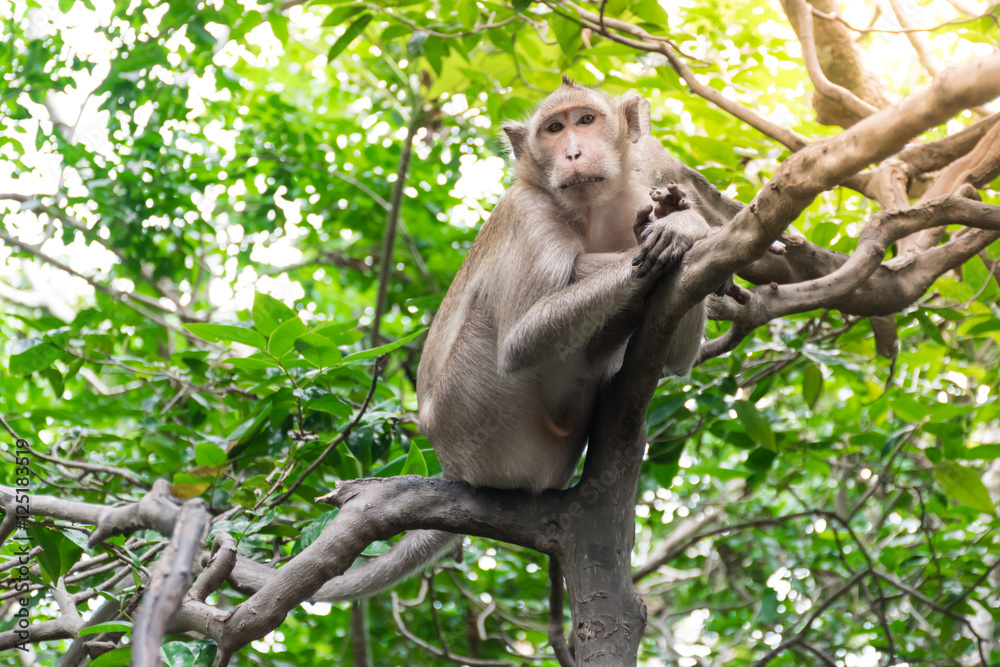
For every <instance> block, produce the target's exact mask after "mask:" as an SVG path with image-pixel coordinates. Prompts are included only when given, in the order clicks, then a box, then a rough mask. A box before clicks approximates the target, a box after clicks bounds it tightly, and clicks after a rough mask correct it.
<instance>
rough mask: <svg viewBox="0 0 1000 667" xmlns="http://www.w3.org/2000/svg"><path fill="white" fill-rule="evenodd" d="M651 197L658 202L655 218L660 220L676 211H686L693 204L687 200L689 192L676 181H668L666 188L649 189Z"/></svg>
mask: <svg viewBox="0 0 1000 667" xmlns="http://www.w3.org/2000/svg"><path fill="white" fill-rule="evenodd" d="M649 196H650V198H651V199H652V200H653V201H654V202H656V206H655V207H654V208H653V219H655V220H658V219H660V218H663V217H666V216H667V215H669V214H671V213H673V212H675V211H685V210H687V209H689V208H690V207H691V206H690V204H688V201H687V198H686V197H687V193H686V192H684V190H683V189H682V188H681V186H679V185H677V184H676V183H674V182H670V183H667V187H665V188H653V189H652V190H650V191H649Z"/></svg>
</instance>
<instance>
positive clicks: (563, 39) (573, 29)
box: [549, 5, 583, 61]
mask: <svg viewBox="0 0 1000 667" xmlns="http://www.w3.org/2000/svg"><path fill="white" fill-rule="evenodd" d="M562 9H564V10H565V11H566V12H567V13H569V14H571V15H572V16H573V18H574V19H577V20H579V18H580V13H579V12H577V11H576V9H573V8H572V7H567V6H565V5H563V7H562ZM549 27H550V28H552V32H554V33H555V35H556V41H557V42H559V47H560V48H561V49H562V52H563V54H564V55H565V56H566V59H567V60H570V61H572V60H573V58H574V57H575V56H576V52H577V51H579V50H580V45H581V44H583V36H582V35H581V33H580V30H581V28H580V24H579V23H577V22H576V21H572V20H570V19H566V18H563V17H562V16H560V15H559V14H550V15H549Z"/></svg>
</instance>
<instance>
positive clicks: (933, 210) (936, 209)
mask: <svg viewBox="0 0 1000 667" xmlns="http://www.w3.org/2000/svg"><path fill="white" fill-rule="evenodd" d="M946 223H954V224H962V225H965V226H967V227H972V228H978V229H981V230H990V234H992V235H995V234H996V233H997V232H1000V206H992V205H990V204H983V203H982V202H977V201H974V200H971V199H966V198H964V197H953V196H949V197H942V198H939V199H937V200H935V201H933V202H929V203H927V204H925V205H924V206H922V207H919V208H913V209H910V210H906V211H893V212H890V213H879V214H877V215H875V216H874V217H873V218H872V219H871V221H870V222H869V224H868V225H867V226H866V227H865V229H864V231H863V232H862V234H861V239H860V241H859V243H858V249H857V250H856V251H855V253H854V255H852V256H851V257H850V259H848V260H847V262H845V263H844V264H843V266H841V267H840V268H838V269H837V270H836V271H834V272H833V273H831V274H829V275H827V276H823V277H822V278H817V279H815V280H810V281H806V282H802V283H794V284H791V285H780V286H779V285H770V286H762V287H758V288H755V289H754V290H753V293H754V298H753V299H752V300H751V302H750V303H749V304H747V306H745V307H744V308H742V309H739V310H738V311H737V312H736V313H735V314H734V317H733V327H732V328H731V329H730V330H729V331H727V332H726V333H725V334H723V335H722V336H720V337H719V338H717V339H715V340H713V341H710V342H709V343H707V344H706V345H705V346H704V348H703V350H702V358H703V359H707V358H709V357H712V356H716V355H718V354H722V353H723V352H728V351H730V350H732V349H733V348H734V347H736V345H738V344H739V342H740V341H741V340H742V339H743V338H744V337H745V336H746V335H747V334H749V333H750V332H751V331H753V330H754V329H755V328H757V327H759V326H761V325H763V324H765V323H767V322H770V321H771V320H773V319H775V318H777V317H781V316H783V315H789V314H792V313H800V312H805V311H808V310H814V309H816V308H836V309H838V310H841V311H842V312H845V313H850V314H855V315H883V314H887V313H892V312H897V311H899V310H902V309H903V308H905V307H906V306H907V305H909V304H910V303H911V302H912V301H913V300H915V299H916V298H917V297H919V296H920V295H921V294H923V292H924V290H926V289H927V286H929V284H930V282H933V280H935V279H936V278H937V277H938V276H939V275H941V274H942V273H944V272H945V271H947V270H949V269H950V268H954V266H958V265H960V264H962V263H964V262H965V261H966V260H967V259H968V257H969V256H971V255H969V251H970V249H971V248H974V247H975V245H976V244H975V243H973V244H972V245H971V246H970V245H968V244H965V245H964V246H963V249H962V250H959V249H958V246H952V248H950V249H949V251H947V252H945V251H943V250H942V252H941V253H938V254H934V255H930V256H929V257H928V258H927V259H926V260H925V261H924V262H923V263H920V264H917V265H916V266H917V268H914V269H913V270H912V271H907V272H906V273H903V274H900V273H899V272H893V271H891V270H890V269H888V268H885V267H882V269H881V275H878V276H877V277H875V278H873V274H874V273H875V272H876V270H878V269H879V268H880V264H881V262H882V258H883V257H884V255H885V248H886V246H888V245H889V244H891V243H892V242H894V241H895V240H897V239H899V238H903V237H904V236H907V235H909V234H912V233H914V232H916V231H919V230H921V229H930V228H932V227H935V226H937V225H941V224H946ZM990 234H987V235H985V236H977V237H976V239H977V240H979V241H983V240H985V239H988V238H990ZM976 252H978V250H976ZM973 254H974V253H973ZM932 261H933V264H931V263H930V262H932ZM931 266H933V269H931V268H930V267H931ZM918 271H919V274H918ZM866 282H867V283H869V284H867V285H864V287H863V288H862V285H863V284H864V283H866ZM847 295H849V296H847ZM903 299H908V300H906V301H903Z"/></svg>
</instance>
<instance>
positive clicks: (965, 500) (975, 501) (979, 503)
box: [934, 463, 996, 516]
mask: <svg viewBox="0 0 1000 667" xmlns="http://www.w3.org/2000/svg"><path fill="white" fill-rule="evenodd" d="M934 477H936V478H937V480H938V482H940V483H941V488H942V489H944V492H945V493H946V494H948V496H950V497H951V498H952V499H954V500H957V501H958V502H960V503H962V504H963V505H966V506H968V507H971V508H972V509H975V510H979V511H980V512H985V513H986V514H991V515H994V516H995V515H996V507H994V505H993V501H992V500H991V499H990V492H989V491H987V490H986V487H985V486H984V485H983V481H982V480H981V479H980V478H979V473H977V472H976V471H975V470H972V469H971V468H966V467H965V466H963V465H961V464H958V463H950V464H948V465H946V466H941V467H938V468H935V469H934Z"/></svg>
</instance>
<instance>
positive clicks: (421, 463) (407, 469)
mask: <svg viewBox="0 0 1000 667" xmlns="http://www.w3.org/2000/svg"><path fill="white" fill-rule="evenodd" d="M399 474H400V475H421V476H422V477H426V476H427V462H426V461H425V460H424V454H423V452H421V451H420V448H419V447H417V446H416V445H410V453H409V454H407V455H406V463H404V464H403V471H402V472H401V473H399Z"/></svg>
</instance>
